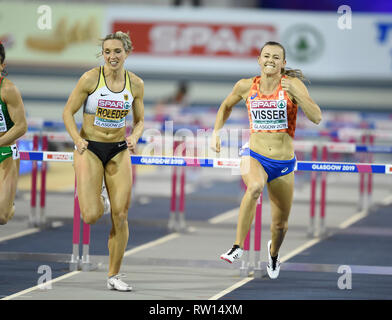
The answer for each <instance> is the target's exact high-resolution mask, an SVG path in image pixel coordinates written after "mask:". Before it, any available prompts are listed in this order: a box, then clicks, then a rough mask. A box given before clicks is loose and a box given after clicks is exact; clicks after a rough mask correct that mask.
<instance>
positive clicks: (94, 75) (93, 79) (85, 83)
mask: <svg viewBox="0 0 392 320" xmlns="http://www.w3.org/2000/svg"><path fill="white" fill-rule="evenodd" d="M99 74H100V67H96V68H93V69H90V70H88V71H86V72H85V73H83V75H82V76H81V77H80V79H79V83H80V85H81V86H82V88H83V89H85V90H86V91H88V92H90V91H91V90H93V89H94V88H95V87H96V86H97V81H98V79H99Z"/></svg>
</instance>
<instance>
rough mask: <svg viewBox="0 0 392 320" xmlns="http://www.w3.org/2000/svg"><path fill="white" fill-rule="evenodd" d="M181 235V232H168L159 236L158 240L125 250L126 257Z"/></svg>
mask: <svg viewBox="0 0 392 320" xmlns="http://www.w3.org/2000/svg"><path fill="white" fill-rule="evenodd" d="M179 236H180V234H179V233H172V234H168V235H167V236H164V237H162V238H159V239H157V240H153V241H150V242H147V243H145V244H143V245H141V246H139V247H136V248H133V249H130V250H128V251H125V253H124V257H127V256H130V255H132V254H135V253H137V252H139V251H142V250H146V249H149V248H152V247H155V246H157V245H160V244H162V243H165V242H167V241H170V240H173V239H176V238H178V237H179Z"/></svg>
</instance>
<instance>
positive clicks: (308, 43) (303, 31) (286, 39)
mask: <svg viewBox="0 0 392 320" xmlns="http://www.w3.org/2000/svg"><path fill="white" fill-rule="evenodd" d="M283 44H284V45H285V48H286V53H287V59H288V60H290V61H292V60H294V61H296V62H301V63H311V62H314V61H316V60H317V59H318V58H319V57H320V56H321V55H322V53H323V51H324V39H323V36H322V34H321V33H320V32H319V31H318V30H317V29H316V28H314V27H313V26H310V25H307V24H300V25H295V26H290V27H289V28H288V29H287V30H286V32H285V33H284V34H283Z"/></svg>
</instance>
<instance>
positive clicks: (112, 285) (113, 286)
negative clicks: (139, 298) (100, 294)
mask: <svg viewBox="0 0 392 320" xmlns="http://www.w3.org/2000/svg"><path fill="white" fill-rule="evenodd" d="M123 277H124V275H118V274H116V275H115V276H112V277H110V278H108V280H107V286H108V289H110V290H117V291H132V287H131V286H130V285H129V284H126V283H125V282H124V281H122V280H121V279H120V278H123Z"/></svg>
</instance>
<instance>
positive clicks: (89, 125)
mask: <svg viewBox="0 0 392 320" xmlns="http://www.w3.org/2000/svg"><path fill="white" fill-rule="evenodd" d="M94 119H95V115H94V114H86V113H85V114H84V115H83V126H82V130H81V131H80V136H81V137H82V138H83V139H86V140H92V141H98V142H119V141H123V140H125V130H126V129H125V128H126V127H123V128H102V127H99V126H94Z"/></svg>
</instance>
